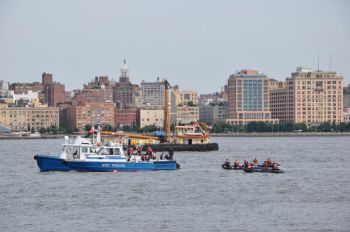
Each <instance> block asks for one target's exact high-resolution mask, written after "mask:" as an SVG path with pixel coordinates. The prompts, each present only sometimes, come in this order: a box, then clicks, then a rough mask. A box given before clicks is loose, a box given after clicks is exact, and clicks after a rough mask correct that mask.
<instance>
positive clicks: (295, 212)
mask: <svg viewBox="0 0 350 232" xmlns="http://www.w3.org/2000/svg"><path fill="white" fill-rule="evenodd" d="M212 140H213V142H218V143H219V147H220V150H219V151H218V152H204V153H197V152H194V153H190V152H177V153H175V159H176V160H177V161H178V162H179V163H180V164H181V169H180V170H176V171H164V172H128V173H76V172H69V173H63V172H48V173H40V172H39V171H38V168H37V165H36V163H35V161H34V160H33V155H34V154H35V153H36V152H38V151H43V152H55V151H60V150H61V143H62V142H63V139H52V140H29V139H28V140H3V141H0V147H1V148H2V151H1V153H0V154H1V155H0V157H1V159H2V161H1V162H0V170H1V176H0V202H1V204H0V231H98V230H104V231H150V230H152V231H238V230H239V231H281V230H282V231H348V228H349V226H350V223H349V222H350V189H349V186H350V179H349V177H350V168H349V166H348V164H347V162H348V159H349V150H350V137H346V136H341V137H257V138H248V137H246V138H239V137H238V138H234V137H232V138H213V139H212ZM254 157H257V158H258V159H259V160H262V159H264V158H268V157H270V158H271V159H273V160H276V161H277V162H279V163H281V164H282V165H283V166H282V168H283V169H284V170H285V171H286V173H284V174H271V173H244V172H242V171H227V170H223V169H222V168H221V167H220V165H221V163H222V162H223V161H224V160H225V159H226V158H229V159H231V160H233V159H234V158H237V159H239V160H240V161H242V160H243V159H245V158H249V159H253V158H254Z"/></svg>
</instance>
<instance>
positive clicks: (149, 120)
mask: <svg viewBox="0 0 350 232" xmlns="http://www.w3.org/2000/svg"><path fill="white" fill-rule="evenodd" d="M136 120H137V124H138V126H139V127H140V128H142V127H145V126H151V125H155V126H156V127H159V128H164V110H163V109H159V108H158V107H156V108H148V109H146V108H140V109H138V110H137V113H136Z"/></svg>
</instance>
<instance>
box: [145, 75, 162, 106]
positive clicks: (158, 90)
mask: <svg viewBox="0 0 350 232" xmlns="http://www.w3.org/2000/svg"><path fill="white" fill-rule="evenodd" d="M164 99H165V96H164V84H163V82H162V81H160V80H159V77H157V80H156V81H155V82H145V81H142V82H141V104H142V105H143V106H150V107H158V108H163V109H164V105H165V104H164V101H165V100H164Z"/></svg>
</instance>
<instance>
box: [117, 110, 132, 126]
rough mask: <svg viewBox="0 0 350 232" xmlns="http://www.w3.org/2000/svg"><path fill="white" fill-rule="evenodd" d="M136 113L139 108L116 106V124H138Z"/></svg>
mask: <svg viewBox="0 0 350 232" xmlns="http://www.w3.org/2000/svg"><path fill="white" fill-rule="evenodd" d="M136 113H137V108H130V109H118V108H115V112H114V121H115V125H116V126H124V125H128V126H131V125H136V124H137V118H136Z"/></svg>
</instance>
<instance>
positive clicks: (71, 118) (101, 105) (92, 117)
mask: <svg viewBox="0 0 350 232" xmlns="http://www.w3.org/2000/svg"><path fill="white" fill-rule="evenodd" d="M114 110H115V104H114V103H112V102H84V103H79V104H78V105H72V106H71V107H68V108H66V111H67V119H68V123H67V124H68V125H67V126H68V127H70V128H79V129H84V127H85V125H96V124H104V125H107V124H108V125H112V126H114V125H115V123H114Z"/></svg>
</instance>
